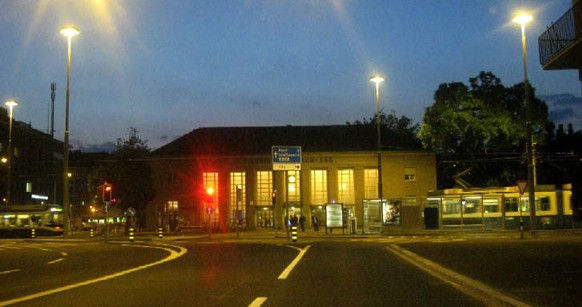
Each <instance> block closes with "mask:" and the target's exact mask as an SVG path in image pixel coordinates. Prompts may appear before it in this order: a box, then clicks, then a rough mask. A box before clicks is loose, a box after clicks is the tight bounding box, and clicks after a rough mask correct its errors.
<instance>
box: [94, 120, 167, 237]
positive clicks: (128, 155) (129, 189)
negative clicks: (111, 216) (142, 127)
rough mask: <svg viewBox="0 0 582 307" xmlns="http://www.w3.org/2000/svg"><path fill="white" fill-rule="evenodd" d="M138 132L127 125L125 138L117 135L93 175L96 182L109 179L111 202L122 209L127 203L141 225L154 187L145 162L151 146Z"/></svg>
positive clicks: (153, 192)
mask: <svg viewBox="0 0 582 307" xmlns="http://www.w3.org/2000/svg"><path fill="white" fill-rule="evenodd" d="M138 133H139V131H138V130H137V129H136V128H133V127H130V128H129V130H128V138H127V139H121V138H119V139H117V144H116V149H115V151H113V152H112V153H111V155H110V157H109V159H108V160H107V161H106V163H105V164H103V165H102V167H101V168H100V169H99V171H98V173H97V175H96V177H98V178H99V179H98V182H105V181H106V182H108V183H111V184H112V185H113V196H114V198H115V199H116V200H117V202H116V204H115V205H116V206H120V207H121V209H122V210H123V211H125V210H127V209H128V208H130V207H131V208H134V209H136V211H137V215H138V222H139V223H140V224H141V225H142V226H145V223H144V222H145V219H144V218H145V208H146V204H147V203H148V202H149V201H151V200H152V199H153V198H154V197H155V195H156V191H155V189H154V184H153V179H152V174H151V169H150V167H149V164H148V162H147V158H148V156H149V154H150V151H151V150H150V148H149V147H148V146H147V140H146V141H144V140H142V139H140V138H139V136H138ZM93 185H95V184H93Z"/></svg>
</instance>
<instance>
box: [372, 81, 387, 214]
mask: <svg viewBox="0 0 582 307" xmlns="http://www.w3.org/2000/svg"><path fill="white" fill-rule="evenodd" d="M370 81H372V82H374V83H375V84H376V137H377V145H378V198H379V199H380V204H382V197H383V195H382V139H381V137H380V83H381V82H383V81H384V78H382V77H380V76H373V77H372V78H370Z"/></svg>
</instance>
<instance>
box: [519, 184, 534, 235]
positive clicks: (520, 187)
mask: <svg viewBox="0 0 582 307" xmlns="http://www.w3.org/2000/svg"><path fill="white" fill-rule="evenodd" d="M527 185H528V182H527V180H518V181H517V188H518V189H519V200H518V202H517V206H518V208H517V211H519V233H520V239H523V217H522V215H521V197H522V196H523V193H525V191H526V189H527ZM529 205H530V206H531V205H532V204H529ZM530 227H531V226H530Z"/></svg>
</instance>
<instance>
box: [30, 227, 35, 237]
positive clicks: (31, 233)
mask: <svg viewBox="0 0 582 307" xmlns="http://www.w3.org/2000/svg"><path fill="white" fill-rule="evenodd" d="M30 237H31V238H36V229H35V228H34V227H32V228H31V229H30Z"/></svg>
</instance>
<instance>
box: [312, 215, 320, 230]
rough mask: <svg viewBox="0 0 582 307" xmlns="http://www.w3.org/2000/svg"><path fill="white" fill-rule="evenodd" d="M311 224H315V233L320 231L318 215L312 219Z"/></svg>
mask: <svg viewBox="0 0 582 307" xmlns="http://www.w3.org/2000/svg"><path fill="white" fill-rule="evenodd" d="M311 224H313V230H314V231H319V218H318V217H317V215H314V216H312V217H311Z"/></svg>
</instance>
